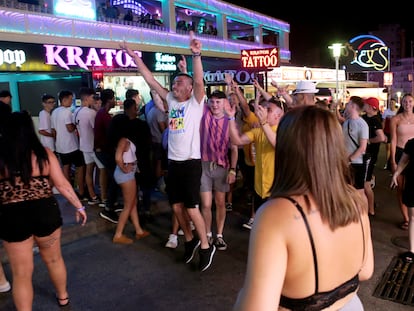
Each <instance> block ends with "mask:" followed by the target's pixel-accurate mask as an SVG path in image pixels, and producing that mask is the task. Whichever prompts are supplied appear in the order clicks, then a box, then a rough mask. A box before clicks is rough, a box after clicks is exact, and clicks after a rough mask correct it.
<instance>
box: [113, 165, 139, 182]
mask: <svg viewBox="0 0 414 311" xmlns="http://www.w3.org/2000/svg"><path fill="white" fill-rule="evenodd" d="M136 172H137V165H136V164H135V168H134V169H133V170H132V172H129V173H124V172H123V171H122V170H121V168H120V167H119V166H118V165H117V166H116V168H115V172H114V179H115V181H116V183H117V184H118V185H120V184H123V183H126V182H128V181H130V180H135V173H136Z"/></svg>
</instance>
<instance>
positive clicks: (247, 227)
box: [243, 218, 254, 230]
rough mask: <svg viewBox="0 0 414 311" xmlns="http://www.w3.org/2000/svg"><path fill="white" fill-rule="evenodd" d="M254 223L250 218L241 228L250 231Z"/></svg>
mask: <svg viewBox="0 0 414 311" xmlns="http://www.w3.org/2000/svg"><path fill="white" fill-rule="evenodd" d="M253 223H254V218H250V219H249V221H248V222H247V223H245V224H243V227H244V228H246V229H249V230H250V229H252V227H253Z"/></svg>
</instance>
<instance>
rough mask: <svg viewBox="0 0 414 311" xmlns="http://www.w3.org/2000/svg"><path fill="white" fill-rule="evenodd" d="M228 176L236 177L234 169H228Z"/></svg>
mask: <svg viewBox="0 0 414 311" xmlns="http://www.w3.org/2000/svg"><path fill="white" fill-rule="evenodd" d="M229 174H231V175H234V176H236V171H235V170H234V169H232V168H231V169H230V170H229Z"/></svg>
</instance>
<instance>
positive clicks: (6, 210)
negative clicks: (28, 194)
mask: <svg viewBox="0 0 414 311" xmlns="http://www.w3.org/2000/svg"><path fill="white" fill-rule="evenodd" d="M62 224H63V220H62V216H61V213H60V209H59V205H58V202H57V201H56V199H55V197H53V196H52V197H50V198H46V199H38V200H28V201H23V202H18V203H10V204H4V205H0V239H1V240H4V241H7V242H21V241H24V240H26V239H28V238H29V237H31V236H32V235H34V236H37V237H44V236H48V235H50V234H52V233H53V232H54V231H55V230H56V229H58V228H60V227H61V226H62Z"/></svg>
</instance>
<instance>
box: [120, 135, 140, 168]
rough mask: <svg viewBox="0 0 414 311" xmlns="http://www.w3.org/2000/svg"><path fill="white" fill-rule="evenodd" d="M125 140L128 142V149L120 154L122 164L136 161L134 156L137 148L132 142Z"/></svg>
mask: <svg viewBox="0 0 414 311" xmlns="http://www.w3.org/2000/svg"><path fill="white" fill-rule="evenodd" d="M127 140H128V141H129V148H128V150H127V151H125V152H124V153H123V154H122V160H123V161H124V163H134V162H136V161H137V156H136V154H135V151H136V149H137V148H136V146H135V144H134V143H133V142H132V141H130V140H129V139H127Z"/></svg>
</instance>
